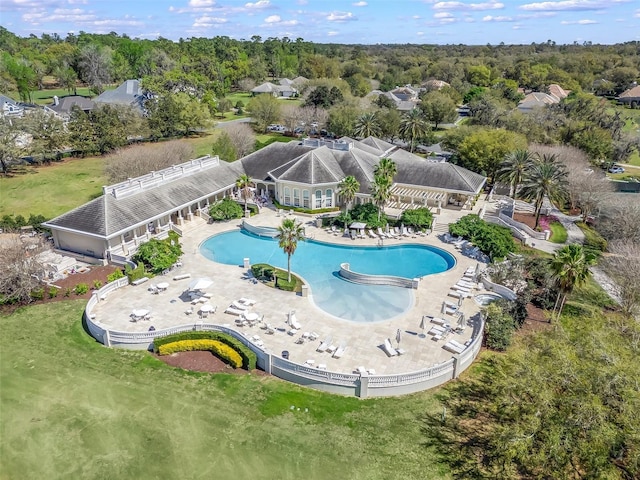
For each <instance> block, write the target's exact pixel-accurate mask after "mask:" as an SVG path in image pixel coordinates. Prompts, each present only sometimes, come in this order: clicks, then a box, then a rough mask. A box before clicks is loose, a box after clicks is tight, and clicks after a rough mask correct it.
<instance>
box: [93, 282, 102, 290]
mask: <svg viewBox="0 0 640 480" xmlns="http://www.w3.org/2000/svg"><path fill="white" fill-rule="evenodd" d="M99 288H102V282H101V281H100V280H94V281H93V289H94V290H98V289H99Z"/></svg>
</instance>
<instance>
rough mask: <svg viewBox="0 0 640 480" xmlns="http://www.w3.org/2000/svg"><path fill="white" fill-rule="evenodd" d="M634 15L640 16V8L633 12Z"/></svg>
mask: <svg viewBox="0 0 640 480" xmlns="http://www.w3.org/2000/svg"><path fill="white" fill-rule="evenodd" d="M633 16H634V17H636V18H640V8H639V9H638V10H636V12H635V13H634V14H633Z"/></svg>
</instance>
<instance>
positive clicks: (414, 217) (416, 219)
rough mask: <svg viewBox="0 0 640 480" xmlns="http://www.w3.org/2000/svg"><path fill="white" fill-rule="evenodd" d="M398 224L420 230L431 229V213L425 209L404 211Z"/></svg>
mask: <svg viewBox="0 0 640 480" xmlns="http://www.w3.org/2000/svg"><path fill="white" fill-rule="evenodd" d="M400 222H401V223H403V224H405V225H407V226H411V227H416V228H420V229H425V228H431V223H432V222H433V213H432V212H431V210H430V209H429V208H427V207H422V208H416V209H415V210H405V211H404V212H402V216H401V217H400Z"/></svg>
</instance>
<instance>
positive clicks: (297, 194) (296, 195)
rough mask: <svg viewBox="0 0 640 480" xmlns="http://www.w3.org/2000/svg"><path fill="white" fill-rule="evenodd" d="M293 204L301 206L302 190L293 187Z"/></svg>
mask: <svg viewBox="0 0 640 480" xmlns="http://www.w3.org/2000/svg"><path fill="white" fill-rule="evenodd" d="M293 206H294V207H299V206H300V190H299V189H297V188H294V189H293Z"/></svg>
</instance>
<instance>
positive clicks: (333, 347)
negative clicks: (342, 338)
mask: <svg viewBox="0 0 640 480" xmlns="http://www.w3.org/2000/svg"><path fill="white" fill-rule="evenodd" d="M337 349H338V347H337V346H336V345H334V344H331V345H329V346H328V347H327V353H330V354H331V355H333V354H334V353H335V351H336V350H337Z"/></svg>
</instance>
